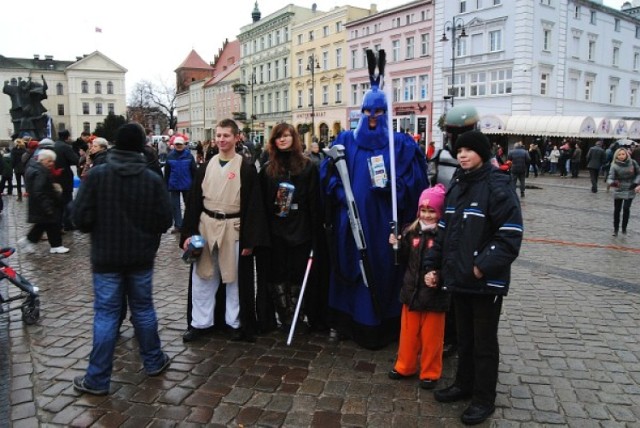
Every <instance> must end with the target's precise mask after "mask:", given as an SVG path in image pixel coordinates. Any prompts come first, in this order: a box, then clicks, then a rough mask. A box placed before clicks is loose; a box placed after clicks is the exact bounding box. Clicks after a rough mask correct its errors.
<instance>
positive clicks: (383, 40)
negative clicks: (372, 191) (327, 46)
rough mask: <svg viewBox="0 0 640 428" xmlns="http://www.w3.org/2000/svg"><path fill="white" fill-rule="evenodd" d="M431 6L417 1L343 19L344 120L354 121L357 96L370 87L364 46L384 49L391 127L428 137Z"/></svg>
mask: <svg viewBox="0 0 640 428" xmlns="http://www.w3.org/2000/svg"><path fill="white" fill-rule="evenodd" d="M433 11H434V6H433V0H419V1H414V2H410V3H407V4H405V5H403V6H398V7H395V8H393V9H388V10H383V11H381V12H379V13H377V14H375V15H373V16H370V17H366V18H362V19H359V20H356V21H351V22H349V23H347V24H346V29H347V46H348V48H347V49H348V51H347V79H346V80H347V91H348V96H349V99H348V107H347V115H348V117H347V123H348V124H349V126H350V128H351V129H354V128H355V126H356V125H357V123H358V120H359V118H360V114H361V113H360V108H361V104H362V97H363V95H364V93H365V92H366V91H367V90H368V89H369V87H370V84H369V72H368V70H367V61H366V54H365V51H366V50H367V49H372V50H373V51H379V50H381V49H384V50H385V52H386V54H387V67H386V70H385V85H391V92H392V94H393V112H392V114H393V122H394V128H395V130H396V131H406V132H410V133H411V134H414V135H415V134H419V135H420V139H421V140H422V141H425V142H426V141H430V140H431V135H432V128H431V124H432V122H433V121H432V118H431V116H432V112H433V108H432V100H433V97H432V82H433V76H432V73H433V57H432V51H433V39H434V34H435V33H434V32H435V31H437V29H436V28H434V25H435V24H434V19H433ZM386 90H387V92H388V87H387V88H386Z"/></svg>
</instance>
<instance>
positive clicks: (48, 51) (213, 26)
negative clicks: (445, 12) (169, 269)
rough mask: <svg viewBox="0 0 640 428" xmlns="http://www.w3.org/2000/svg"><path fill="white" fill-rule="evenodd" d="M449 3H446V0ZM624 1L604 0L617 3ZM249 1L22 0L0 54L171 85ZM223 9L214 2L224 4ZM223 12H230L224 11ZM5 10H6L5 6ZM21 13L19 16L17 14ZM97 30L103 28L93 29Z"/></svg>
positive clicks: (359, 2)
mask: <svg viewBox="0 0 640 428" xmlns="http://www.w3.org/2000/svg"><path fill="white" fill-rule="evenodd" d="M409 1H410V0H378V1H371V0H344V1H333V0H326V1H323V0H318V1H316V3H317V5H318V10H321V11H328V10H330V9H332V8H333V7H335V6H342V5H345V4H350V5H352V6H358V7H363V8H369V6H370V4H371V3H376V4H377V5H378V10H383V9H389V8H392V7H395V6H398V5H401V4H405V3H408V2H409ZM447 1H449V0H447ZM623 2H624V0H604V4H605V5H607V6H610V7H614V8H620V6H621V5H622V3H623ZM254 3H255V0H232V1H230V2H229V3H226V2H225V1H224V0H217V1H203V0H200V1H198V0H180V1H177V2H161V1H157V0H153V1H151V0H128V1H125V0H111V1H109V2H85V3H81V2H78V1H75V0H58V1H52V0H29V1H28V2H26V3H24V5H22V6H18V7H15V8H13V10H14V11H16V12H17V13H16V14H15V15H13V17H11V14H4V15H3V19H2V23H1V24H0V40H1V41H2V42H1V45H0V55H4V56H7V57H18V58H30V57H32V56H33V55H34V54H38V55H40V57H41V58H42V57H44V55H53V56H54V59H59V60H74V59H75V57H76V56H80V55H82V54H89V53H91V52H93V51H95V50H99V51H100V52H102V53H104V54H105V55H106V56H108V57H109V58H111V59H112V60H114V61H115V62H117V63H118V64H120V65H122V66H123V67H125V68H126V69H127V70H129V72H128V73H127V75H126V80H127V88H128V90H130V89H131V88H132V87H133V86H134V85H135V83H136V82H138V81H140V80H142V79H147V80H151V81H156V82H157V81H165V82H167V83H169V82H171V83H172V82H173V81H174V79H175V75H174V74H173V71H174V70H175V69H176V67H178V66H179V65H180V63H181V62H182V61H183V60H184V59H185V58H186V57H187V55H188V54H189V52H190V51H191V49H195V50H196V52H198V53H199V54H200V56H202V58H203V59H204V60H205V61H207V62H209V61H212V60H213V57H214V55H215V54H216V53H217V52H218V49H220V48H221V47H222V43H223V41H224V40H225V38H228V39H229V40H230V41H231V40H234V39H235V38H236V37H237V35H238V33H239V32H240V27H243V26H245V25H248V24H250V23H251V12H252V11H253V7H254ZM289 3H294V4H296V5H298V6H306V7H311V4H313V1H310V2H304V1H300V0H290V1H286V0H259V1H258V6H259V8H260V12H261V13H262V16H263V17H265V16H267V15H269V14H271V13H273V12H275V11H276V10H278V9H280V8H282V7H284V6H286V5H287V4H289ZM223 4H224V6H221V5H223ZM229 9H231V10H232V11H233V13H229ZM7 10H8V9H7V8H6V7H5V11H7ZM18 14H19V15H20V16H19V17H18V16H17V15H18ZM96 27H97V28H100V29H101V30H102V32H101V33H97V32H96Z"/></svg>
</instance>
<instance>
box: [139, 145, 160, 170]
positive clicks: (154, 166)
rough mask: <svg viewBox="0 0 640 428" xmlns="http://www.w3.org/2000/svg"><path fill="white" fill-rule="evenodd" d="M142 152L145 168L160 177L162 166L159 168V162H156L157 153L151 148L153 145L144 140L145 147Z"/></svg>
mask: <svg viewBox="0 0 640 428" xmlns="http://www.w3.org/2000/svg"><path fill="white" fill-rule="evenodd" d="M142 150H143V151H142V154H143V155H144V158H145V159H146V161H147V168H149V169H150V170H151V171H153V172H155V173H156V174H158V175H159V176H160V177H162V166H160V161H159V160H158V152H157V151H156V149H155V148H154V147H153V143H152V142H148V141H147V140H146V139H145V145H144V147H143V149H142Z"/></svg>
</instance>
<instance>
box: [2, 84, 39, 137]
mask: <svg viewBox="0 0 640 428" xmlns="http://www.w3.org/2000/svg"><path fill="white" fill-rule="evenodd" d="M41 77H42V83H38V82H34V81H32V80H31V77H29V78H28V79H27V80H23V79H22V77H19V78H18V80H17V84H10V83H9V81H8V80H5V82H4V87H3V88H2V92H4V93H5V94H7V95H9V97H11V109H10V110H9V113H10V114H11V121H12V122H13V131H14V133H13V135H12V136H11V138H12V139H14V138H18V137H24V136H27V135H29V136H31V137H32V138H35V139H37V140H41V139H42V138H45V137H48V136H49V135H50V134H51V130H50V129H48V128H49V115H47V114H46V112H47V109H46V108H45V107H44V106H43V105H42V100H44V99H46V98H47V89H48V86H47V81H46V80H45V79H44V76H41ZM14 82H15V81H14Z"/></svg>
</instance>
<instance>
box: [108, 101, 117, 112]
mask: <svg viewBox="0 0 640 428" xmlns="http://www.w3.org/2000/svg"><path fill="white" fill-rule="evenodd" d="M107 114H116V109H115V104H113V103H109V104H107Z"/></svg>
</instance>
